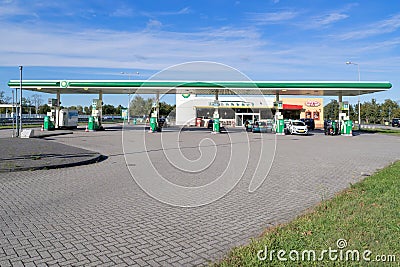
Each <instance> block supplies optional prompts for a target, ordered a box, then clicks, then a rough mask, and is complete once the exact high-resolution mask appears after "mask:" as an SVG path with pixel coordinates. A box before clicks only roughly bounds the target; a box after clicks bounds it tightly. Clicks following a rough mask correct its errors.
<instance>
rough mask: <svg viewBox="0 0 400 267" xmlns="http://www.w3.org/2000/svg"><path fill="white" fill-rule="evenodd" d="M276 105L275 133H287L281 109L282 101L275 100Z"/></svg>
mask: <svg viewBox="0 0 400 267" xmlns="http://www.w3.org/2000/svg"><path fill="white" fill-rule="evenodd" d="M274 107H275V109H276V112H275V133H276V134H277V135H285V122H284V120H283V115H282V113H281V112H280V111H279V110H280V109H282V108H283V103H282V101H275V102H274Z"/></svg>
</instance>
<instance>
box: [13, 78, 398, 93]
mask: <svg viewBox="0 0 400 267" xmlns="http://www.w3.org/2000/svg"><path fill="white" fill-rule="evenodd" d="M8 86H9V87H10V88H19V87H20V81H19V80H10V81H9V82H8ZM391 87H392V84H391V83H390V82H370V81H368V82H358V81H177V80H169V81H161V80H129V81H127V80H23V81H22V88H23V89H24V90H30V91H38V92H45V93H54V94H55V93H57V92H59V93H61V94H98V93H103V94H134V93H140V94H156V93H160V94H200V95H208V94H215V93H216V91H218V94H220V95H260V94H263V95H275V94H276V93H279V94H280V95H312V96H338V95H342V96H356V95H362V94H369V93H375V92H381V91H387V90H389V89H390V88H391Z"/></svg>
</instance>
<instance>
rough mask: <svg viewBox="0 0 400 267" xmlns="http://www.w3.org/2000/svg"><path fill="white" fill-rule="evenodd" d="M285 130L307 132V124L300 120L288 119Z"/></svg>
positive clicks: (295, 132)
mask: <svg viewBox="0 0 400 267" xmlns="http://www.w3.org/2000/svg"><path fill="white" fill-rule="evenodd" d="M287 132H288V133H289V134H305V135H307V134H308V128H307V125H306V124H305V123H304V122H302V121H300V120H293V121H289V123H288V126H287Z"/></svg>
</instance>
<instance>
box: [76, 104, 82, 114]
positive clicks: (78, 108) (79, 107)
mask: <svg viewBox="0 0 400 267" xmlns="http://www.w3.org/2000/svg"><path fill="white" fill-rule="evenodd" d="M76 109H77V110H78V114H79V115H82V114H83V107H82V106H81V105H77V106H76Z"/></svg>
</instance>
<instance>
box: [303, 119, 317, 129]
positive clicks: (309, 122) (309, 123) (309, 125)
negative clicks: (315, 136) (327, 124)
mask: <svg viewBox="0 0 400 267" xmlns="http://www.w3.org/2000/svg"><path fill="white" fill-rule="evenodd" d="M300 120H301V121H302V122H304V123H305V124H306V125H307V128H308V130H311V131H312V130H314V129H315V121H314V119H300Z"/></svg>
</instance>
